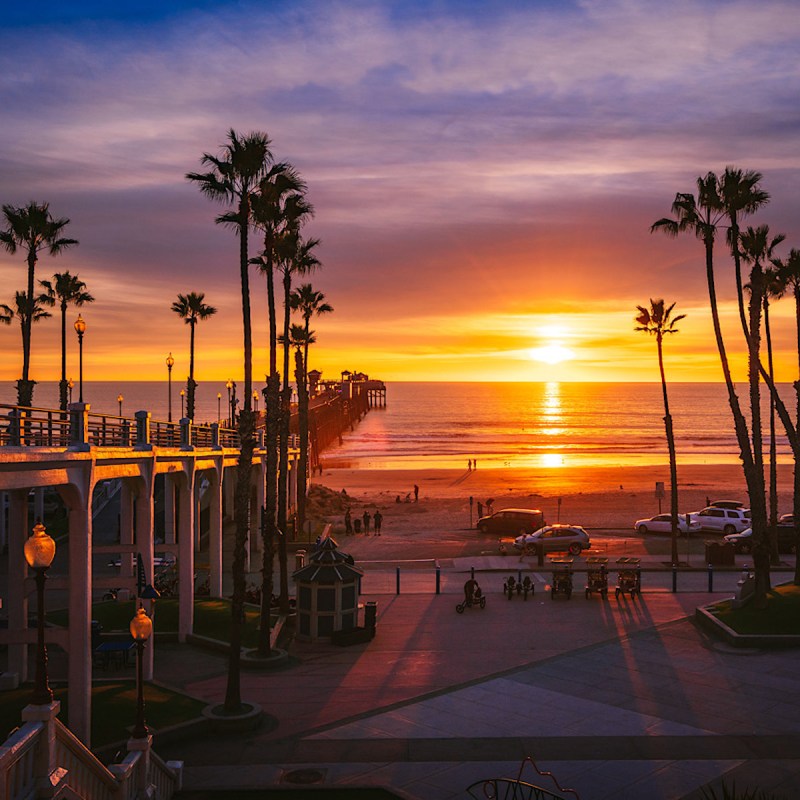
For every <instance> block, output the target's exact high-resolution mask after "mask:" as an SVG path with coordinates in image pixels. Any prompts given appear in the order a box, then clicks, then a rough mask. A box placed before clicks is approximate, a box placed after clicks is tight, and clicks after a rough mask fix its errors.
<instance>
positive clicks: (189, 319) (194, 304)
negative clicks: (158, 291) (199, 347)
mask: <svg viewBox="0 0 800 800" xmlns="http://www.w3.org/2000/svg"><path fill="white" fill-rule="evenodd" d="M204 299H205V293H204V292H200V293H199V294H198V293H196V292H189V294H179V295H178V299H177V300H176V301H175V302H174V303H173V304H172V310H173V311H174V312H175V313H176V314H177V315H178V316H179V317H180V318H181V319H182V320H183V321H184V322H185V323H186V324H187V325H188V326H189V327H190V328H191V336H190V337H189V380H188V382H187V385H186V417H187V419H191V420H193V419H194V390H195V388H196V386H197V383H196V382H195V379H194V329H195V328H196V327H197V323H198V321H199V320H201V319H208V318H209V317H211V316H213V315H214V314H216V313H217V309H216V308H214V307H213V306H208V305H206V304H205V303H204V302H203V300H204Z"/></svg>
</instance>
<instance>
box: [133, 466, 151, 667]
mask: <svg viewBox="0 0 800 800" xmlns="http://www.w3.org/2000/svg"><path fill="white" fill-rule="evenodd" d="M152 489H153V481H147V480H146V479H145V480H142V481H138V482H137V486H136V497H135V503H136V515H135V517H136V531H135V534H136V535H135V541H136V551H137V552H138V553H139V555H141V557H142V564H143V565H144V574H145V579H146V581H147V583H150V584H152V583H153V538H154V536H153V491H152ZM147 611H148V614H152V605H150V606H149V607H148V609H147ZM154 630H155V627H154ZM154 644H155V639H151V640H150V642H149V645H148V646H147V647H145V649H144V661H143V664H142V667H143V672H144V679H145V680H146V681H151V680H153V651H154V650H155V647H154Z"/></svg>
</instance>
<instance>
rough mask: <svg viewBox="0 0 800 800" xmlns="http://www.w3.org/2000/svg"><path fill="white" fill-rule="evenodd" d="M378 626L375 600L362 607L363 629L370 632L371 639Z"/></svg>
mask: <svg viewBox="0 0 800 800" xmlns="http://www.w3.org/2000/svg"><path fill="white" fill-rule="evenodd" d="M377 626H378V603H377V602H376V601H375V600H369V601H368V602H367V604H366V605H365V606H364V627H365V628H366V629H367V630H368V631H370V632H371V635H372V637H374V636H375V629H376V627H377Z"/></svg>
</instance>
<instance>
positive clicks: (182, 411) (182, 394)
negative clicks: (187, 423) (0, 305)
mask: <svg viewBox="0 0 800 800" xmlns="http://www.w3.org/2000/svg"><path fill="white" fill-rule="evenodd" d="M185 398H186V389H181V419H183V418H184V417H185V416H186V413H185V412H184V410H183V406H184V400H185Z"/></svg>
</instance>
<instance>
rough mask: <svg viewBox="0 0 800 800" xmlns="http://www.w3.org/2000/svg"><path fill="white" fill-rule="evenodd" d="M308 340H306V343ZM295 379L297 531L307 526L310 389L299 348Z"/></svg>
mask: <svg viewBox="0 0 800 800" xmlns="http://www.w3.org/2000/svg"><path fill="white" fill-rule="evenodd" d="M307 341H308V339H306V342H307ZM294 361H295V369H294V379H295V382H296V383H297V408H298V426H297V433H298V436H299V439H300V459H299V461H298V463H297V529H298V531H302V530H303V529H304V526H305V524H306V480H307V476H308V387H307V386H306V380H305V363H304V361H303V355H302V353H301V352H300V348H299V347H298V348H297V350H295V354H294Z"/></svg>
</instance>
